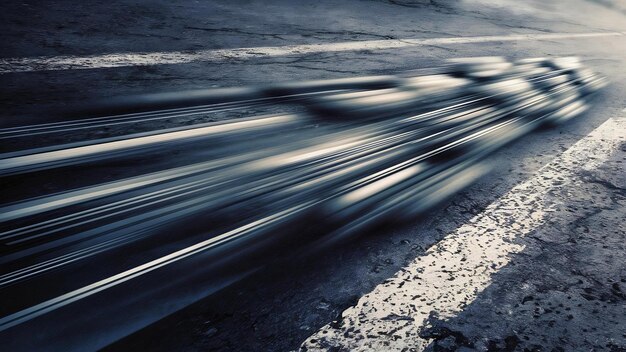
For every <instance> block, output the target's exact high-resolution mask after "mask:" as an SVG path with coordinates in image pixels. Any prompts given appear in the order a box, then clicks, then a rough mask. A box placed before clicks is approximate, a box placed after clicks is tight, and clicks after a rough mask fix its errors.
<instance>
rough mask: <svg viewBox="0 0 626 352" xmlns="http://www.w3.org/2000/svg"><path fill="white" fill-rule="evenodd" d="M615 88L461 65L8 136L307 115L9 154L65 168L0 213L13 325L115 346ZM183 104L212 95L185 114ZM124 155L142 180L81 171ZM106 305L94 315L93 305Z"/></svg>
mask: <svg viewBox="0 0 626 352" xmlns="http://www.w3.org/2000/svg"><path fill="white" fill-rule="evenodd" d="M604 85H605V81H604V79H603V78H601V77H599V76H597V75H596V74H595V73H593V72H592V71H590V70H589V69H587V68H585V67H584V66H583V65H582V64H581V63H580V62H579V61H578V60H577V59H576V58H556V59H526V60H520V61H518V62H513V63H512V62H508V61H506V60H504V59H503V58H471V59H457V60H451V61H450V62H448V64H447V65H444V66H442V67H439V68H436V69H429V70H423V71H412V72H404V73H400V74H398V75H394V76H379V77H362V78H354V79H342V80H330V81H314V82H295V83H289V84H283V85H279V86H270V87H257V88H242V89H234V90H218V91H217V92H209V91H202V92H197V94H196V95H195V97H192V98H186V97H185V96H184V94H179V93H172V94H170V95H168V94H165V95H156V96H153V95H145V96H142V97H138V98H137V99H133V98H124V99H122V100H119V101H117V102H115V103H114V104H111V105H108V108H110V109H111V111H127V110H133V109H137V108H141V109H145V108H149V107H150V106H151V105H150V104H149V103H147V102H150V101H158V99H156V97H159V96H161V97H162V98H163V99H164V100H166V101H167V102H166V103H163V104H159V103H158V102H157V103H156V108H155V110H150V109H148V110H147V111H142V112H137V113H133V114H130V115H129V114H125V115H111V114H109V115H106V116H105V117H102V118H99V117H96V118H91V119H86V120H76V121H65V122H58V123H51V124H45V125H40V126H29V127H16V128H14V129H5V130H2V131H0V136H1V133H6V134H7V136H11V133H13V136H18V135H28V134H29V133H33V135H36V134H38V133H47V132H49V131H54V130H55V129H60V130H63V131H73V130H76V128H83V127H86V128H99V126H102V124H108V123H137V122H140V121H141V120H143V119H154V118H163V117H165V116H167V117H168V118H171V117H176V116H178V115H177V114H180V115H184V114H189V113H191V114H193V113H196V112H198V111H203V112H205V111H208V110H211V109H214V108H217V109H220V108H222V107H224V106H229V107H233V108H236V107H238V106H247V104H250V102H251V100H250V99H251V97H252V96H254V97H255V98H254V99H261V100H262V101H263V102H264V103H272V104H277V105H280V104H282V103H284V102H286V101H288V102H289V104H293V103H296V104H299V107H300V111H299V112H298V113H291V114H277V115H270V116H267V115H264V116H253V117H248V118H244V119H237V120H232V121H227V122H217V123H208V124H206V123H205V124H198V125H191V126H185V127H181V128H176V129H166V130H152V131H147V132H143V133H139V134H137V133H135V134H127V135H121V136H115V137H110V138H106V139H97V140H86V141H79V142H74V143H70V144H62V145H52V146H43V147H38V148H34V149H27V150H21V151H11V152H8V153H5V154H0V177H2V178H3V180H9V181H10V180H16V179H17V180H22V179H25V180H30V181H29V182H26V183H25V184H24V185H23V187H26V188H27V187H33V186H36V185H34V184H33V183H32V182H33V181H32V180H38V179H42V178H49V181H55V182H59V181H60V180H59V178H69V180H62V181H63V182H61V184H63V185H64V186H63V187H59V189H58V190H57V191H55V192H50V193H49V194H38V195H37V196H36V197H22V198H19V197H18V199H17V200H16V201H12V202H5V203H6V204H4V205H2V206H0V222H1V223H0V245H1V247H0V248H1V251H2V256H1V257H0V263H1V264H2V266H1V268H0V292H1V293H2V296H3V297H4V298H5V301H6V302H10V303H9V304H5V305H3V306H1V307H0V335H2V334H11V335H12V336H14V337H15V338H13V339H12V341H13V342H12V343H14V344H15V345H14V346H9V347H15V348H18V347H22V348H23V347H25V346H28V344H29V343H31V342H30V341H29V340H28V338H27V335H28V334H29V331H33V329H37V331H45V333H43V335H44V337H43V339H44V340H47V341H62V342H61V343H62V344H63V346H60V345H59V346H58V347H63V348H71V347H72V346H79V345H80V343H81V341H85V340H87V339H98V340H97V341H101V342H100V344H106V343H107V342H111V341H112V340H115V339H118V338H120V337H121V336H124V335H126V334H129V333H130V332H132V331H135V330H137V329H139V328H141V327H143V326H145V325H147V324H149V323H150V322H153V321H154V320H156V319H159V318H161V317H163V316H165V315H167V314H169V313H172V312H173V311H175V310H177V309H180V308H182V307H184V306H186V305H188V304H190V303H192V302H194V301H196V300H198V299H200V298H202V297H204V296H206V295H207V294H209V293H211V292H214V291H216V290H219V289H221V288H222V287H224V286H225V285H227V284H228V283H231V282H233V281H234V280H237V279H238V278H240V277H242V276H245V275H247V274H249V273H252V272H254V271H256V270H258V269H259V268H261V267H263V266H264V265H267V264H268V263H270V262H272V261H274V260H280V259H281V258H284V257H285V256H288V255H293V254H294V253H301V252H302V251H315V250H320V249H322V248H325V247H327V246H330V245H333V244H335V243H338V242H341V241H347V240H349V239H351V238H352V236H354V235H356V234H357V233H359V232H360V231H361V230H363V229H366V228H369V227H372V226H373V225H379V224H385V223H388V222H393V221H406V220H410V219H412V218H414V217H415V216H418V215H420V214H422V213H424V212H425V211H427V210H428V209H430V208H432V207H433V206H435V205H437V204H439V203H440V202H442V201H443V200H445V199H446V198H448V197H450V196H451V195H453V194H454V193H456V192H458V191H459V190H461V189H463V188H464V187H466V186H468V185H469V184H471V183H472V182H473V181H474V180H476V179H477V178H478V177H480V176H481V175H484V174H485V173H486V172H488V171H489V166H488V163H486V162H485V161H486V158H487V157H488V156H489V155H490V154H491V153H492V152H493V151H495V150H496V149H498V148H500V147H502V146H503V145H505V144H507V143H509V142H511V141H513V140H515V139H516V138H519V137H521V136H523V135H524V134H526V133H529V132H531V131H533V130H534V129H536V128H537V127H539V126H545V125H548V126H549V125H554V124H558V123H563V122H565V121H567V120H569V119H571V118H573V117H574V116H577V115H579V114H580V113H581V112H582V111H584V110H585V109H587V108H588V106H587V104H586V103H585V97H586V96H587V95H588V94H590V93H592V92H594V91H596V90H597V89H599V88H601V87H602V86H604ZM192 95H193V94H192ZM293 97H297V99H292V98H293ZM178 98H180V99H182V101H183V102H187V103H190V102H196V103H199V102H202V104H200V106H197V107H189V108H181V107H178V108H172V107H173V106H178V105H180V104H182V103H181V102H180V101H178ZM196 98H198V99H197V100H196ZM209 98H210V99H209ZM218 98H219V99H223V100H224V101H227V102H228V103H227V105H220V104H222V103H220V102H218V101H216V100H217V99H218ZM211 99H213V100H211ZM237 99H241V100H242V101H238V100H237ZM254 101H257V100H254ZM207 104H209V105H207ZM210 104H214V105H210ZM239 104H241V105H239ZM192 105H193V104H192ZM103 106H106V105H103ZM163 106H167V108H168V110H165V111H162V110H158V109H160V108H161V107H163ZM204 109H207V110H204ZM99 111H106V109H104V110H102V109H100V110H99ZM0 138H1V137H0ZM114 163H122V164H126V165H132V167H130V168H129V169H128V170H127V172H130V174H125V173H121V174H120V175H116V176H114V177H113V178H111V177H109V176H107V175H98V174H95V175H94V174H91V176H90V177H88V178H86V179H83V178H81V177H80V175H81V174H84V173H85V172H86V171H89V170H91V169H94V168H95V169H96V170H108V168H110V167H112V166H111V165H114ZM98 168H100V169H98ZM65 175H70V176H71V177H65ZM74 178H76V180H74ZM35 182H36V181H35ZM72 185H75V186H72ZM21 191H23V192H28V191H30V190H29V189H23V190H21ZM13 192H14V193H17V194H18V195H19V192H20V189H17V190H13ZM33 287H45V288H46V289H45V290H33ZM145 300H148V301H149V302H150V306H149V307H145V305H143V304H140V302H143V301H145ZM103 302H106V303H103ZM93 307H98V308H97V312H95V313H94V314H97V317H95V318H91V316H90V315H88V314H85V312H86V311H93V310H94V308H93ZM164 307H165V308H164ZM138 317H141V318H138ZM58 321H63V323H62V324H55V322H58ZM68 331H70V333H68ZM60 336H63V338H60ZM40 343H41V341H40Z"/></svg>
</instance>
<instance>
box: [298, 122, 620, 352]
mask: <svg viewBox="0 0 626 352" xmlns="http://www.w3.org/2000/svg"><path fill="white" fill-rule="evenodd" d="M624 142H626V120H625V119H621V120H615V119H609V120H608V121H606V122H605V123H604V124H602V125H601V126H600V127H598V128H597V129H596V130H594V131H593V132H592V133H591V134H589V135H588V136H586V137H585V138H583V139H581V140H580V141H578V142H577V143H576V144H574V145H573V146H572V147H571V148H569V149H568V150H567V151H566V152H564V153H563V154H562V155H560V156H559V157H557V158H556V159H554V160H553V161H552V162H550V163H549V164H548V165H546V166H544V167H543V168H541V169H540V170H539V171H538V172H537V174H536V175H535V176H534V177H533V178H531V179H530V180H528V181H526V182H524V183H522V184H520V185H518V186H516V187H514V188H513V189H511V190H510V191H509V192H508V193H507V194H505V195H504V196H503V197H502V198H500V199H499V200H497V201H495V202H494V203H492V204H491V205H489V206H488V207H487V208H486V209H485V210H484V211H483V212H482V213H481V214H479V215H477V216H475V217H474V218H472V219H471V220H470V221H469V222H468V223H467V224H465V225H463V226H461V227H460V228H458V229H457V230H456V231H454V232H453V233H450V234H448V235H447V236H446V237H445V238H444V239H443V240H442V241H440V242H439V243H437V244H436V245H434V246H433V247H431V248H430V249H429V250H428V251H427V252H426V253H425V254H424V255H423V256H421V257H419V258H417V259H416V260H415V261H413V262H412V263H411V264H410V265H409V266H407V267H405V268H403V269H402V270H400V271H399V272H397V273H396V274H395V275H394V276H393V277H392V278H391V279H389V280H387V281H385V282H384V283H382V284H380V285H379V286H377V287H376V288H375V289H374V290H373V291H372V292H370V293H369V294H367V295H365V296H363V297H362V298H361V299H360V300H359V302H358V303H357V304H356V305H355V306H354V307H351V308H349V309H346V310H345V311H344V312H343V314H342V321H341V324H340V325H339V327H332V326H330V325H327V326H325V327H323V328H322V329H321V330H319V331H318V332H317V333H315V334H314V335H312V336H311V337H309V338H308V339H307V340H306V341H305V342H304V343H303V344H302V347H303V349H304V348H306V349H307V350H309V351H318V350H324V351H326V350H329V349H330V348H332V347H339V348H340V349H341V350H342V351H343V350H346V351H347V350H349V351H400V350H403V349H406V348H407V347H411V348H415V350H422V349H424V348H425V347H426V346H427V344H428V341H425V340H423V339H421V338H420V337H419V332H420V330H421V328H422V327H423V326H424V324H425V323H426V321H427V318H428V317H429V315H430V314H431V313H434V314H437V315H438V317H439V318H441V319H446V318H451V317H453V316H455V315H456V314H458V313H459V312H461V311H462V310H463V308H464V307H465V306H466V305H468V304H470V303H471V302H472V301H473V300H474V299H475V298H476V296H477V295H478V294H479V293H480V292H481V291H483V290H484V289H485V288H486V287H487V286H488V285H489V284H490V282H491V276H492V275H493V274H494V273H496V272H497V271H498V270H499V269H500V268H502V267H504V266H505V265H507V264H508V263H509V261H510V260H511V255H512V254H514V253H518V252H520V251H521V250H522V249H523V248H524V247H523V246H522V245H520V244H518V243H516V242H515V240H516V239H518V238H521V237H524V236H525V235H527V234H529V233H531V232H532V231H533V230H534V229H536V228H537V227H539V226H541V225H542V224H544V223H545V221H546V220H547V217H549V213H550V212H554V211H555V210H556V209H557V208H558V207H559V205H562V204H560V203H556V202H558V201H555V200H553V199H552V198H550V199H552V200H549V198H548V196H547V195H548V193H549V192H550V191H552V190H556V189H560V188H562V187H567V186H568V185H569V186H570V187H575V183H576V182H580V181H577V176H576V175H577V173H579V172H580V171H584V170H593V169H595V168H597V167H598V166H600V165H601V164H602V163H603V162H605V161H606V160H607V159H608V158H609V157H610V156H611V154H612V153H613V152H614V151H615V150H616V149H617V148H619V147H620V145H621V144H622V143H624ZM566 201H567V200H566V199H563V200H562V203H563V204H565V203H566Z"/></svg>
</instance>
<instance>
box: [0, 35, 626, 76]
mask: <svg viewBox="0 0 626 352" xmlns="http://www.w3.org/2000/svg"><path fill="white" fill-rule="evenodd" d="M623 35H624V33H621V32H602V33H550V34H545V33H544V34H519V35H500V36H480V37H453V38H428V39H414V38H413V39H387V40H368V41H356V42H354V41H351V42H339V43H323V44H305V45H287V46H267V47H256V48H234V49H211V50H202V51H174V52H153V53H145V52H143V53H117V54H105V55H94V56H83V57H80V56H43V57H32V58H4V59H0V74H6V73H11V72H31V71H56V70H78V69H95V68H112V67H127V66H150V65H163V64H184V63H191V62H201V61H205V62H206V61H208V62H221V61H226V60H248V59H254V58H263V57H273V56H288V55H305V54H313V53H321V52H341V51H359V50H382V49H395V48H403V47H411V46H421V45H447V44H470V43H483V42H500V41H522V40H548V39H574V38H595V37H608V36H623Z"/></svg>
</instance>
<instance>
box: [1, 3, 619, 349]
mask: <svg viewBox="0 0 626 352" xmlns="http://www.w3.org/2000/svg"><path fill="white" fill-rule="evenodd" d="M3 9H4V10H3V11H2V13H0V36H1V37H2V40H0V56H1V57H2V58H12V57H32V56H56V55H97V54H107V53H132V52H155V51H158V52H162V51H190V52H191V51H194V50H206V49H222V48H242V47H259V46H281V45H302V44H315V43H319V42H324V43H333V42H346V41H363V40H379V39H380V40H384V39H401V38H440V37H459V36H486V35H509V34H536V33H552V32H553V33H577V32H602V31H622V32H623V31H625V30H626V15H625V13H624V12H625V11H624V9H623V5H621V4H620V3H619V2H610V1H599V0H597V1H584V0H572V1H566V0H555V1H550V2H544V1H528V2H523V3H517V2H514V1H512V0H505V1H502V2H496V1H490V0H467V1H456V0H450V1H446V0H440V1H439V0H438V1H404V0H402V1H400V0H399V1H376V0H363V1H334V0H324V1H316V2H302V3H297V4H295V3H294V2H293V1H287V0H272V1H263V2H261V1H243V0H241V1H229V2H225V1H224V2H221V1H191V0H178V1H161V0H158V1H152V2H150V3H149V4H148V3H145V2H142V1H132V0H121V1H117V2H116V3H115V4H112V3H111V2H109V1H96V0H91V1H84V2H80V3H76V2H74V1H55V2H37V1H27V0H23V1H20V2H11V3H7V4H3ZM488 55H501V56H505V57H507V58H509V59H518V58H525V57H538V56H567V55H576V56H579V57H581V58H582V59H583V60H584V61H585V63H586V64H587V65H588V66H589V67H590V68H592V69H593V70H596V71H598V72H600V73H601V74H603V75H605V76H606V77H608V78H609V80H610V82H611V84H610V86H609V87H608V88H606V89H605V90H603V91H602V92H601V93H599V94H598V95H596V96H595V97H594V98H593V100H592V101H591V109H590V110H589V111H588V112H587V113H585V114H584V115H583V116H580V117H578V118H576V119H575V120H573V121H570V122H569V123H568V124H565V125H562V126H558V127H555V128H549V129H543V130H541V131H538V132H536V133H533V134H531V135H528V136H525V137H524V138H522V139H521V140H519V141H517V142H515V143H513V144H512V145H510V146H508V147H506V148H504V149H502V150H500V151H499V152H497V153H496V154H495V155H493V156H492V157H491V158H490V160H489V161H490V163H491V164H492V165H493V166H495V167H494V171H493V172H492V173H491V174H490V175H489V176H487V177H484V178H483V179H481V180H480V181H479V182H477V183H476V184H475V185H473V186H472V187H470V188H468V189H466V190H465V191H463V192H462V193H460V194H458V195H457V196H455V197H454V198H452V199H451V200H450V201H448V202H447V203H445V204H444V205H442V206H441V207H440V208H438V209H434V210H433V211H431V212H429V213H428V214H426V215H425V216H423V217H421V218H419V219H415V221H411V222H409V223H405V224H398V225H396V226H393V227H385V228H379V229H375V230H372V231H370V232H368V233H364V234H363V235H362V236H361V237H359V238H358V239H357V240H355V241H353V242H351V243H349V244H346V245H342V246H340V247H336V248H332V249H329V250H327V251H326V252H324V253H316V254H315V255H308V256H303V257H299V258H289V261H288V262H283V263H281V264H279V265H276V266H274V267H271V268H268V269H267V270H264V271H263V272H260V273H258V274H255V275H254V276H252V277H250V278H248V279H246V280H244V281H241V282H238V283H236V284H234V285H232V286H230V287H228V288H226V289H225V290H223V291H221V292H219V293H217V294H215V295H212V296H210V297H207V298H206V299H204V300H202V301H200V302H198V303H196V304H194V305H192V306H190V307H188V308H186V309H184V310H183V311H181V312H178V313H176V314H174V315H172V316H170V317H167V318H165V319H163V320H162V321H160V322H157V323H156V324H154V325H152V326H150V327H148V328H146V329H144V330H142V331H140V332H138V333H136V334H134V335H131V336H129V337H128V338H126V339H124V340H122V341H119V342H118V343H116V344H114V345H111V346H109V348H108V349H109V350H112V351H116V350H138V349H140V350H185V351H186V350H198V351H213V350H215V351H221V350H238V351H288V350H298V349H301V348H302V349H303V350H304V349H308V350H315V349H322V350H349V349H350V348H348V347H345V346H348V345H341V344H334V345H333V344H331V343H329V344H326V345H323V344H320V343H319V341H316V342H311V341H310V339H309V338H310V337H311V336H312V335H315V334H317V333H318V332H319V331H322V330H323V329H324V328H325V327H327V328H329V329H335V330H337V331H342V330H341V329H344V328H345V327H346V325H345V322H344V321H343V319H344V318H346V317H347V316H348V314H345V313H344V311H345V310H346V309H349V308H351V307H355V306H357V305H358V303H359V300H360V299H361V298H362V297H363V296H365V295H367V294H368V293H370V292H372V291H373V290H375V289H376V288H377V287H378V286H379V285H381V284H384V283H385V282H386V280H388V279H390V278H392V277H394V275H396V273H398V272H400V271H401V270H402V268H405V267H407V266H408V265H410V264H411V263H413V262H414V261H415V260H416V259H417V258H420V257H424V256H426V255H427V254H428V251H429V249H430V248H431V247H432V246H434V245H437V244H438V243H440V242H441V241H442V240H444V239H445V238H446V236H447V235H448V234H451V233H454V232H455V231H457V230H458V229H459V228H462V226H463V225H465V224H467V223H468V222H469V221H470V220H471V219H473V218H475V217H476V216H480V214H481V213H483V211H485V209H488V208H489V206H490V205H491V204H492V203H494V202H497V201H498V200H499V199H501V197H503V196H504V195H506V194H507V193H508V192H509V191H511V190H512V189H514V188H515V187H516V186H517V185H520V184H523V183H524V182H526V181H527V180H531V179H533V177H534V176H536V175H537V174H538V172H540V170H541V169H542V167H544V166H545V165H548V164H550V162H552V161H553V160H555V158H558V157H559V156H560V155H561V154H563V152H565V151H567V150H568V149H570V148H571V147H572V146H574V145H576V143H577V142H578V141H579V140H581V139H583V138H584V137H585V136H587V135H589V133H591V132H592V131H594V130H595V129H596V128H598V127H599V126H601V125H602V124H603V123H604V122H605V121H607V120H608V119H609V118H612V119H615V120H618V121H623V120H625V119H626V112H624V111H623V110H624V109H625V108H626V99H624V97H626V83H625V82H626V73H625V72H626V71H625V68H626V39H625V38H624V37H623V36H622V37H615V38H598V39H573V40H567V39H563V40H561V39H559V40H540V41H511V42H504V41H495V42H485V43H475V44H455V45H428V46H415V47H405V48H399V49H390V50H361V51H346V52H328V53H324V52H322V53H312V54H306V55H300V56H297V55H290V56H277V57H268V58H258V59H254V60H249V61H246V60H225V61H222V62H218V63H216V62H201V61H200V62H192V63H186V64H176V65H158V64H157V65H152V66H138V67H120V68H103V69H87V70H61V71H39V72H27V73H8V74H3V75H0V102H1V103H0V104H1V106H2V108H1V110H0V112H1V116H2V125H3V126H12V125H17V124H24V122H25V121H26V122H38V121H41V120H42V119H45V118H46V116H45V114H42V112H45V111H49V110H53V109H56V108H64V107H68V106H71V105H72V104H75V103H77V102H81V101H84V100H86V99H91V98H103V97H104V98H106V97H110V96H119V95H129V94H137V93H145V92H160V91H161V92H165V91H172V90H182V89H196V88H207V87H231V86H243V85H261V84H265V83H273V82H282V81H293V80H303V79H322V78H339V77H350V76H355V75H371V74H385V73H395V72H399V71H402V70H409V69H417V68H422V67H430V66H435V65H437V64H439V63H441V61H442V60H443V59H446V58H454V57H468V56H488ZM255 112H256V111H255V110H254V109H252V110H250V111H246V113H250V114H253V113H255ZM238 117H241V116H240V115H236V114H229V113H225V114H224V115H223V116H220V117H219V118H220V119H222V118H223V119H230V118H238ZM204 119H205V120H206V121H209V120H210V119H215V116H206V117H205V118H204ZM193 122H194V123H198V122H204V121H203V120H202V119H200V120H194V121H193ZM182 123H190V122H188V121H166V122H160V124H161V125H158V127H167V126H176V125H178V124H182ZM151 127H157V126H156V125H154V126H148V127H146V128H151ZM135 128H137V129H141V128H143V127H135ZM127 132H128V130H124V131H116V130H115V129H111V130H107V131H102V132H101V133H102V135H114V134H116V133H127ZM622 137H623V136H622ZM55 138H57V139H59V140H71V138H74V137H72V136H57V137H55ZM21 143H24V145H28V143H30V142H28V141H24V142H21ZM12 147H19V145H18V146H12ZM592 158H593V157H591V158H590V159H589V160H590V161H589V162H590V163H591V162H592V160H591V159H592ZM625 162H626V144H624V143H623V142H621V144H619V147H618V148H616V149H615V150H614V151H613V152H612V154H611V155H609V156H607V158H606V160H604V161H602V163H601V164H600V165H598V166H597V167H594V168H592V169H590V170H586V169H585V168H584V167H583V168H581V169H580V170H578V171H576V172H574V173H573V174H572V175H571V183H569V184H568V185H567V186H566V187H560V188H556V189H552V190H551V191H550V192H548V193H547V194H542V197H544V198H545V199H551V200H554V201H555V202H558V203H559V204H562V206H559V207H557V208H556V209H555V210H554V211H553V212H551V213H550V216H549V217H547V218H546V220H545V222H544V223H542V224H541V225H540V226H537V227H534V228H533V229H532V231H529V232H528V233H527V234H526V235H525V236H524V237H523V238H519V239H517V240H516V241H517V242H516V244H517V245H519V246H520V248H521V249H520V250H519V251H516V252H515V253H513V254H511V255H510V256H507V261H508V264H506V265H504V266H502V267H501V268H499V269H498V270H497V271H496V272H495V273H493V275H492V276H490V279H489V280H490V281H489V284H488V285H487V286H486V287H485V289H484V290H482V291H481V292H479V293H478V294H477V295H476V296H475V298H473V299H472V300H471V301H469V302H467V305H465V306H464V308H463V309H462V310H461V311H460V312H458V313H455V314H453V315H451V316H440V315H438V314H437V312H431V311H426V316H427V319H426V323H425V324H424V328H423V329H416V330H415V334H413V335H411V336H413V337H415V338H416V339H419V340H420V341H422V342H423V343H424V345H423V348H424V349H426V350H433V351H472V350H478V351H500V350H502V351H626V245H625V243H626V242H625V239H626V224H625V222H624V214H626V208H625V203H626V173H625V172H624V163H625ZM582 164H584V161H583V162H582ZM510 226H513V225H512V224H511V225H510ZM505 230H506V229H505ZM418 302H419V300H418ZM321 329H322V330H321ZM307 339H309V343H308V344H305V345H302V343H303V342H305V341H306V340H307ZM422 342H420V343H422ZM316 343H317V344H316ZM301 345H302V346H304V347H301ZM307 346H308V347H307ZM405 347H406V350H407V351H409V350H411V348H416V349H421V347H420V348H418V347H417V345H407V346H405ZM361 349H362V350H368V348H365V347H362V348H361ZM379 349H380V350H386V349H385V348H383V347H380V348H379Z"/></svg>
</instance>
